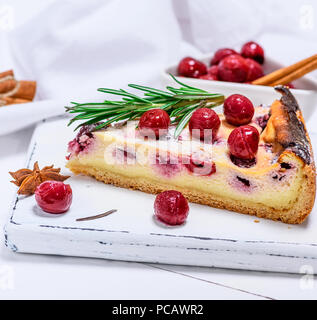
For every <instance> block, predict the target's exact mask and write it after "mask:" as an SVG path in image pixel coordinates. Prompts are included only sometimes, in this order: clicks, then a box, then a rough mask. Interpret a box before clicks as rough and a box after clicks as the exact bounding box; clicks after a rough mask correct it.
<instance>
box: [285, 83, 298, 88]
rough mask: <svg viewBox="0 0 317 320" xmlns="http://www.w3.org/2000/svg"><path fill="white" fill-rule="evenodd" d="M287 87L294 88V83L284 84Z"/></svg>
mask: <svg viewBox="0 0 317 320" xmlns="http://www.w3.org/2000/svg"><path fill="white" fill-rule="evenodd" d="M286 86H287V87H289V88H290V89H296V87H295V86H294V84H293V83H292V82H290V83H288V84H286Z"/></svg>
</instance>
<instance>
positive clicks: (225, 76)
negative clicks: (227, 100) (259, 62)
mask: <svg viewBox="0 0 317 320" xmlns="http://www.w3.org/2000/svg"><path fill="white" fill-rule="evenodd" d="M218 76H219V79H220V80H223V81H230V82H245V81H246V80H247V76H248V66H247V65H246V63H245V59H244V58H242V57H241V56H240V55H238V54H232V55H230V56H228V57H226V58H224V59H223V60H221V61H220V63H219V65H218Z"/></svg>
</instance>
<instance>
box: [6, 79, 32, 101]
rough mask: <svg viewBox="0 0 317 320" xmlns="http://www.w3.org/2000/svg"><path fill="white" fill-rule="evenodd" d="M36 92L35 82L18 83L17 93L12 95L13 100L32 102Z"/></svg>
mask: <svg viewBox="0 0 317 320" xmlns="http://www.w3.org/2000/svg"><path fill="white" fill-rule="evenodd" d="M35 92H36V82H35V81H18V85H17V91H16V92H15V93H14V94H12V95H11V97H12V98H18V99H25V100H29V101H32V100H33V99H34V96H35Z"/></svg>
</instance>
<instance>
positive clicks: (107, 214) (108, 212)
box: [76, 209, 118, 221]
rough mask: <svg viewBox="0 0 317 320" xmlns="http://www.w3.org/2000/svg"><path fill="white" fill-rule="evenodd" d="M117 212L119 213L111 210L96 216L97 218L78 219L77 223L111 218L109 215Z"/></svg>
mask: <svg viewBox="0 0 317 320" xmlns="http://www.w3.org/2000/svg"><path fill="white" fill-rule="evenodd" d="M117 211H118V210H117V209H112V210H109V211H107V212H104V213H101V214H98V215H96V216H91V217H85V218H79V219H76V221H88V220H96V219H100V218H103V217H106V216H109V214H112V213H114V212H117Z"/></svg>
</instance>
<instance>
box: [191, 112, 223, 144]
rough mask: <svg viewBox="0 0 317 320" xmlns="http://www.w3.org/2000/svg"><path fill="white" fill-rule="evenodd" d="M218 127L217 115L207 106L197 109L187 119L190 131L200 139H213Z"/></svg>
mask: <svg viewBox="0 0 317 320" xmlns="http://www.w3.org/2000/svg"><path fill="white" fill-rule="evenodd" d="M219 127H220V119H219V116H218V115H217V113H216V112H215V111H214V110H212V109H209V108H200V109H197V110H196V111H195V112H194V113H193V114H192V116H191V118H190V120H189V131H190V133H191V134H192V136H193V137H194V138H197V139H201V140H211V138H212V140H215V137H216V135H217V132H218V130H219Z"/></svg>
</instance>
